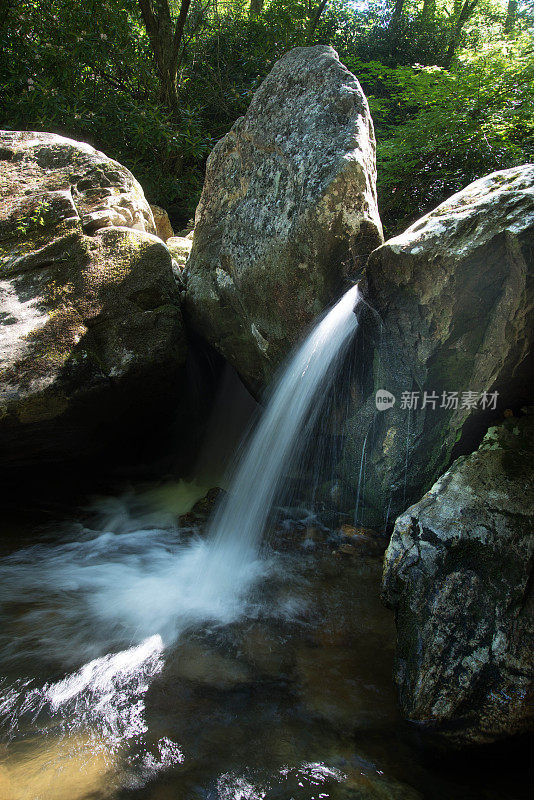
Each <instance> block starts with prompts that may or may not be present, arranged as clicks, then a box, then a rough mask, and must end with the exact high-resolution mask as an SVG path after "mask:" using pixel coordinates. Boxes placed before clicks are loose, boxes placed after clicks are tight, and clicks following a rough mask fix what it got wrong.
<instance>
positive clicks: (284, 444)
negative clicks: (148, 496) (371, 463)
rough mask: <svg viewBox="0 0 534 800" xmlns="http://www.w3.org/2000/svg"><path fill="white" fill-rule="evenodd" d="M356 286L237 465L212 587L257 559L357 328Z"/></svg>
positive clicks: (292, 364) (220, 514)
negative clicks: (223, 572) (226, 570)
mask: <svg viewBox="0 0 534 800" xmlns="http://www.w3.org/2000/svg"><path fill="white" fill-rule="evenodd" d="M360 302H362V301H361V296H360V294H359V289H358V287H357V286H353V287H352V288H351V289H349V291H348V292H346V293H345V294H344V295H343V297H342V298H341V300H339V302H338V303H337V304H336V305H335V306H334V307H333V308H332V309H331V311H329V312H328V314H326V316H325V317H324V318H323V319H322V320H321V322H319V324H318V325H316V326H315V327H314V328H313V330H312V331H311V333H310V334H309V335H308V337H307V338H306V339H305V341H304V342H303V344H302V345H300V347H298V349H297V350H296V352H295V353H294V355H293V356H292V357H291V359H290V360H289V362H288V364H287V366H285V367H284V369H283V370H282V372H281V374H280V377H279V379H278V381H277V382H276V384H275V387H274V390H273V392H272V394H271V396H270V398H269V402H268V404H267V406H266V408H265V411H264V413H263V416H262V417H261V419H260V421H259V424H258V425H257V427H256V429H255V430H254V432H253V434H252V436H251V438H250V441H249V443H248V444H247V445H246V447H245V448H244V451H243V453H242V454H241V457H240V459H239V461H238V463H237V467H236V469H235V472H234V474H233V475H232V477H231V480H230V482H229V487H228V495H227V496H226V497H225V498H224V499H223V501H222V502H221V503H220V504H219V506H218V507H217V509H216V511H215V513H214V515H213V518H212V520H211V521H210V524H209V529H208V534H209V537H210V539H211V540H212V547H213V559H214V561H213V564H212V565H211V567H210V569H209V570H208V572H207V573H206V574H205V575H203V576H201V578H200V580H201V582H202V583H212V582H213V581H216V580H217V573H218V571H219V569H220V565H221V564H222V563H225V564H231V565H232V569H238V570H240V569H242V567H243V565H244V564H246V563H247V562H249V561H251V560H254V559H255V558H256V557H257V552H258V548H259V545H260V543H261V540H262V537H263V534H264V532H265V528H266V526H267V524H268V522H269V519H270V518H271V514H272V511H273V504H274V502H275V499H276V497H277V493H278V492H279V490H280V485H281V483H282V481H283V480H284V479H285V478H286V476H287V474H288V473H289V472H290V471H291V468H292V465H293V463H294V462H295V460H296V459H297V458H298V456H299V454H300V453H302V452H303V451H304V450H305V449H306V446H307V445H308V444H309V442H308V440H309V437H310V435H311V433H312V431H313V428H314V422H315V420H316V419H317V415H318V413H319V411H320V409H321V404H322V400H323V397H324V395H325V393H327V391H328V389H329V387H330V386H331V385H332V383H333V382H334V380H335V378H336V376H337V373H338V368H339V365H340V364H341V363H342V362H343V359H344V356H345V353H346V351H347V349H348V347H349V346H350V344H351V341H352V339H353V338H354V335H355V333H356V330H357V328H358V320H357V315H356V312H357V306H358V305H359V303H360Z"/></svg>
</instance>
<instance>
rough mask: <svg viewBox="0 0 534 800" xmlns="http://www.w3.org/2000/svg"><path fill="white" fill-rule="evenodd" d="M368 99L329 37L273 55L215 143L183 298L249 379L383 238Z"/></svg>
mask: <svg viewBox="0 0 534 800" xmlns="http://www.w3.org/2000/svg"><path fill="white" fill-rule="evenodd" d="M375 172H376V168H375V139H374V132H373V125H372V121H371V117H370V115H369V109H368V105H367V100H366V98H365V96H364V94H363V92H362V90H361V88H360V85H359V83H358V81H357V80H356V78H355V77H354V76H353V75H352V74H351V73H350V72H349V71H348V70H347V69H346V68H345V67H344V66H343V65H342V64H341V63H340V62H339V60H338V57H337V54H336V53H335V51H334V50H332V48H330V47H325V46H322V45H321V46H316V47H309V48H296V49H295V50H292V51H291V52H289V53H288V54H287V55H285V56H284V57H283V58H282V59H280V60H279V61H278V62H277V63H276V65H275V66H274V68H273V70H272V71H271V73H270V74H269V76H268V77H267V78H266V79H265V81H264V82H263V84H262V85H261V87H260V88H259V89H258V91H257V92H256V94H255V96H254V98H253V100H252V103H251V105H250V107H249V109H248V111H247V113H246V114H245V116H244V117H241V118H240V119H239V120H238V121H237V122H236V123H235V125H234V127H233V128H232V130H231V131H230V133H228V134H227V135H226V136H225V137H224V138H223V139H222V140H221V141H220V142H219V143H218V144H217V145H216V147H215V148H214V150H213V152H212V153H211V155H210V158H209V160H208V165H207V171H206V181H205V185H204V190H203V192H202V197H201V199H200V203H199V206H198V209H197V213H196V225H195V237H194V243H193V249H192V252H191V257H190V260H189V263H188V267H187V296H186V308H187V313H188V316H189V318H190V320H191V323H192V325H193V326H194V327H195V329H196V330H197V331H198V332H199V333H200V334H201V335H202V336H203V337H204V338H205V339H207V340H208V341H209V342H210V343H211V344H212V345H214V346H215V347H216V349H218V350H219V351H220V352H221V353H222V354H223V355H224V357H225V358H226V359H227V360H228V361H229V362H230V363H231V364H232V365H233V366H234V367H235V368H236V370H237V371H238V372H239V374H240V375H241V376H242V377H243V379H244V380H245V382H246V383H247V384H248V385H249V387H252V388H255V389H258V388H259V387H261V386H263V385H265V383H267V382H268V380H269V379H270V378H271V377H272V375H273V374H274V371H275V369H276V368H277V367H278V366H279V364H280V362H281V360H282V359H283V358H284V356H285V355H287V353H288V351H289V349H290V348H291V347H292V346H293V345H294V344H295V343H296V342H297V341H298V340H299V339H300V338H301V336H302V334H303V332H304V331H306V329H307V328H308V327H309V326H310V324H311V323H312V321H313V320H314V318H315V317H316V316H317V315H318V314H319V313H321V311H322V310H323V309H324V308H325V307H326V306H327V305H328V304H329V303H331V302H332V301H333V300H334V299H335V298H336V297H337V296H339V294H340V291H341V289H342V287H343V284H344V281H345V280H346V278H347V277H351V278H357V277H359V275H360V273H361V270H362V267H363V264H364V262H365V259H366V257H367V255H368V254H369V253H370V252H371V250H373V249H374V248H375V247H377V246H378V245H379V244H380V242H381V241H382V232H381V224H380V218H379V216H378V210H377V205H376V189H375Z"/></svg>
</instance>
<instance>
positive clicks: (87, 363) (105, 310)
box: [0, 131, 186, 470]
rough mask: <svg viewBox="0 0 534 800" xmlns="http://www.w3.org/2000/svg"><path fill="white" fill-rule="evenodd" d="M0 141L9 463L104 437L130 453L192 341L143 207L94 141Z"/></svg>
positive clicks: (1, 430) (163, 413)
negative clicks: (92, 142)
mask: <svg viewBox="0 0 534 800" xmlns="http://www.w3.org/2000/svg"><path fill="white" fill-rule="evenodd" d="M0 148H1V149H0V171H1V183H2V198H1V200H0V310H1V316H0V336H1V341H2V363H1V367H0V380H1V386H0V452H1V458H2V464H3V468H4V470H6V469H7V470H11V469H13V468H18V467H24V468H26V467H32V465H35V464H36V463H37V462H40V463H43V462H44V463H47V462H50V463H52V462H54V463H58V462H62V461H64V460H70V459H76V460H77V462H78V463H79V464H80V463H83V459H84V458H86V457H89V456H90V455H91V454H92V453H95V452H99V451H102V450H105V449H106V446H107V445H111V444H112V443H115V445H116V446H122V447H124V448H125V451H129V453H130V456H133V457H134V458H135V453H136V451H137V449H138V446H139V448H140V449H142V448H143V442H145V443H146V442H148V441H149V439H150V436H151V434H155V432H156V430H158V429H161V425H163V424H165V422H167V423H168V422H169V420H170V414H171V406H172V404H173V403H177V395H178V393H179V391H180V382H181V380H182V374H181V372H182V368H183V365H184V362H185V352H186V345H185V335H184V332H183V327H182V318H181V313H180V308H179V306H178V303H177V299H176V287H175V282H174V279H173V275H172V268H171V257H170V255H169V252H168V250H167V249H166V247H165V245H164V244H163V243H162V242H161V241H160V240H159V239H158V238H156V236H155V235H153V234H154V233H155V227H154V220H153V216H152V212H151V210H150V207H149V206H148V203H147V202H146V200H145V198H144V195H143V192H142V189H141V187H140V185H139V184H138V183H137V181H136V180H135V178H134V177H133V176H132V174H131V173H130V172H129V171H128V170H127V169H125V168H124V167H123V166H122V165H120V164H118V163H117V162H115V161H112V160H111V159H109V158H107V156H105V155H104V154H103V153H100V152H98V151H97V150H94V149H93V148H92V147H90V146H89V145H86V144H83V143H80V142H74V141H73V140H70V139H65V138H63V137H60V136H55V135H53V134H46V133H32V132H22V133H16V132H10V131H6V132H2V133H1V134H0ZM119 442H121V444H120V445H119Z"/></svg>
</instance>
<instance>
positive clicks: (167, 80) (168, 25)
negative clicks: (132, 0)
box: [139, 0, 191, 116]
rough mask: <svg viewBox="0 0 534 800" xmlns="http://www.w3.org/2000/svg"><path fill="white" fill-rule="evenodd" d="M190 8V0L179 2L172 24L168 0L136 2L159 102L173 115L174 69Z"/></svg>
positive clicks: (175, 110)
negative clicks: (150, 55)
mask: <svg viewBox="0 0 534 800" xmlns="http://www.w3.org/2000/svg"><path fill="white" fill-rule="evenodd" d="M190 5H191V0H182V3H181V6H180V13H179V14H178V18H177V20H176V22H174V21H173V19H172V16H171V11H170V8H169V3H168V0H139V6H140V9H141V15H142V17H143V22H144V23H145V28H146V32H147V34H148V38H149V40H150V45H151V47H152V52H153V55H154V62H155V64H156V73H157V76H158V80H159V84H160V90H161V100H162V103H163V104H164V105H165V106H166V108H168V110H169V111H170V112H171V114H172V115H173V116H176V115H177V113H178V109H179V100H178V67H179V64H180V57H181V45H182V39H183V35H184V27H185V21H186V19H187V15H188V13H189V7H190Z"/></svg>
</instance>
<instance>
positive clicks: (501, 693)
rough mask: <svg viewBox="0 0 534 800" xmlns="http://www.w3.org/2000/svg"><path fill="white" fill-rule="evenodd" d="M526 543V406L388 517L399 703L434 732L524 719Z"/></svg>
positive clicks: (532, 634) (533, 509) (532, 633)
mask: <svg viewBox="0 0 534 800" xmlns="http://www.w3.org/2000/svg"><path fill="white" fill-rule="evenodd" d="M531 411H534V409H531ZM533 554H534V416H532V415H529V416H525V417H522V418H521V419H516V418H510V419H508V420H507V421H506V422H505V424H504V425H502V426H500V427H493V428H490V430H489V431H488V433H487V435H486V436H485V438H484V439H483V442H482V444H481V446H480V448H479V449H478V451H476V452H475V453H473V454H472V455H470V456H463V457H461V458H459V459H458V460H457V461H455V462H454V464H453V465H452V467H451V468H450V470H449V471H448V472H447V473H446V474H445V475H443V477H441V478H440V479H439V480H438V481H437V483H435V484H434V486H433V487H432V489H431V490H430V491H429V492H428V493H427V494H426V495H425V496H424V497H423V498H422V500H420V501H419V502H418V503H416V504H415V505H413V506H412V507H411V508H409V509H408V510H407V511H406V513H405V514H403V515H402V516H401V517H399V518H398V519H397V522H396V525H395V530H394V533H393V537H392V539H391V543H390V545H389V548H388V550H387V553H386V557H385V567H384V578H383V588H384V597H385V599H386V601H387V603H388V604H389V605H390V606H391V607H392V608H394V609H395V612H396V623H397V662H396V678H397V682H398V686H399V692H400V702H401V706H402V710H403V712H404V714H405V715H406V716H407V717H408V718H409V719H410V720H412V721H415V722H418V723H419V724H420V725H421V726H423V727H426V728H430V729H433V730H435V731H436V732H438V733H439V734H441V735H442V736H443V737H444V739H445V741H450V742H451V743H453V744H457V745H458V744H460V745H461V744H464V743H477V744H478V743H485V742H491V741H493V740H496V739H498V738H500V737H502V736H505V735H510V734H515V733H520V732H524V731H526V730H530V729H532V728H533V727H534V706H533V705H532V696H533V692H534V613H533V612H534V582H533V580H532V578H533V573H532V556H533Z"/></svg>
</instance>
